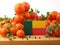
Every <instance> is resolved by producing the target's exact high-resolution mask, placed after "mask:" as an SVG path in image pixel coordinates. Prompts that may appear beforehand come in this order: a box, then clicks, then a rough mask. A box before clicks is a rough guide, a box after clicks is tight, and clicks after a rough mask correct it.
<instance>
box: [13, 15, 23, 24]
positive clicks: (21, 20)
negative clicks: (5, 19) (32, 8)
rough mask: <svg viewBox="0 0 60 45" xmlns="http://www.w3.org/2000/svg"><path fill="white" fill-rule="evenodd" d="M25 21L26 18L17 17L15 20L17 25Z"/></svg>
mask: <svg viewBox="0 0 60 45" xmlns="http://www.w3.org/2000/svg"><path fill="white" fill-rule="evenodd" d="M23 20H24V17H23V16H20V15H15V18H14V22H15V23H22V22H23Z"/></svg>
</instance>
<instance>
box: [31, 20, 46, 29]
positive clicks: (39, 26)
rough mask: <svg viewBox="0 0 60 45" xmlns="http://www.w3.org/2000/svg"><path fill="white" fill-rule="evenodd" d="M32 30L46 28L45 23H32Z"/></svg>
mask: <svg viewBox="0 0 60 45" xmlns="http://www.w3.org/2000/svg"><path fill="white" fill-rule="evenodd" d="M32 28H46V23H45V21H32Z"/></svg>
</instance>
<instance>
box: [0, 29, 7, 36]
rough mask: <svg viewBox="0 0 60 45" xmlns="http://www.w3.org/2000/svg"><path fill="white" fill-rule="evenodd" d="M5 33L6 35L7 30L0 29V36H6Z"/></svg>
mask: <svg viewBox="0 0 60 45" xmlns="http://www.w3.org/2000/svg"><path fill="white" fill-rule="evenodd" d="M7 33H8V29H7V28H0V34H1V35H2V36H6V35H7Z"/></svg>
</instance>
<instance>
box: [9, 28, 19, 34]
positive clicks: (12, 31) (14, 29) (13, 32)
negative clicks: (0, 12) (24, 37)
mask: <svg viewBox="0 0 60 45" xmlns="http://www.w3.org/2000/svg"><path fill="white" fill-rule="evenodd" d="M10 31H11V33H12V34H13V35H16V33H17V31H18V29H16V28H15V27H12V28H10Z"/></svg>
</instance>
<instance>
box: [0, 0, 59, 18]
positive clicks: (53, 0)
mask: <svg viewBox="0 0 60 45" xmlns="http://www.w3.org/2000/svg"><path fill="white" fill-rule="evenodd" d="M24 1H25V2H28V3H29V4H30V5H31V8H33V9H38V10H39V11H40V14H42V13H43V14H45V13H46V12H47V11H50V12H51V11H58V12H60V0H0V17H4V15H5V14H6V15H7V16H8V17H13V16H14V5H15V4H16V3H19V2H20V3H21V2H24Z"/></svg>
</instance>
